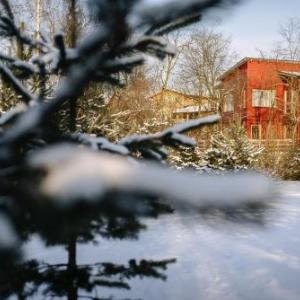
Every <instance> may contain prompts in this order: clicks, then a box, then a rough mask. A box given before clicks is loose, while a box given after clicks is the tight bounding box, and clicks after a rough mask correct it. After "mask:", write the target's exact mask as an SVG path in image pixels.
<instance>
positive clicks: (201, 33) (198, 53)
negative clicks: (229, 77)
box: [178, 27, 236, 99]
mask: <svg viewBox="0 0 300 300" xmlns="http://www.w3.org/2000/svg"><path fill="white" fill-rule="evenodd" d="M188 45H189V46H188V47H186V48H185V49H184V52H183V58H182V62H181V65H180V72H179V76H178V80H179V84H180V87H181V89H182V90H183V91H185V92H188V93H193V94H196V95H198V96H208V97H210V98H212V99H218V98H219V94H218V88H217V86H218V78H219V76H220V75H221V74H222V73H223V72H224V71H225V70H226V69H227V68H228V67H229V66H230V65H231V64H232V63H233V61H234V59H235V58H236V54H235V53H234V51H233V50H232V49H231V39H230V38H229V37H226V36H224V35H223V34H222V33H220V32H217V31H215V30H214V29H209V28H207V27H201V28H200V29H197V30H196V31H194V32H193V34H192V35H191V36H190V38H189V42H188Z"/></svg>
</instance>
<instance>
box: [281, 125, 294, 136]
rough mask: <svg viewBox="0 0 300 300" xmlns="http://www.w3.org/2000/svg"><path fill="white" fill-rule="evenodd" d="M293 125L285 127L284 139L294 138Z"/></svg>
mask: <svg viewBox="0 0 300 300" xmlns="http://www.w3.org/2000/svg"><path fill="white" fill-rule="evenodd" d="M293 132H294V130H293V126H288V125H285V126H284V128H283V138H284V139H292V138H293V135H294V134H293Z"/></svg>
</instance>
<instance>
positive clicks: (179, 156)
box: [169, 146, 202, 170]
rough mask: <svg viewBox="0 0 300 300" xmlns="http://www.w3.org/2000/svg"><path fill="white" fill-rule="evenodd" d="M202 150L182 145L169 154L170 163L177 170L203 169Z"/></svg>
mask: <svg viewBox="0 0 300 300" xmlns="http://www.w3.org/2000/svg"><path fill="white" fill-rule="evenodd" d="M201 156H202V152H201V151H200V149H199V148H197V147H186V146H181V147H180V148H179V149H176V150H174V151H173V152H172V154H171V155H170V156H169V163H170V165H171V166H172V167H174V168H175V169H177V170H183V169H191V170H201V169H202V167H201Z"/></svg>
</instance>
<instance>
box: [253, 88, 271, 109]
mask: <svg viewBox="0 0 300 300" xmlns="http://www.w3.org/2000/svg"><path fill="white" fill-rule="evenodd" d="M275 94H276V91H275V90H252V106H253V107H274V106H275Z"/></svg>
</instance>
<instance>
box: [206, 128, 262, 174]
mask: <svg viewBox="0 0 300 300" xmlns="http://www.w3.org/2000/svg"><path fill="white" fill-rule="evenodd" d="M262 151H263V149H262V148H257V147H256V146H254V145H252V144H251V142H250V141H249V139H248V138H247V136H246V135H245V133H244V129H243V128H241V127H240V126H234V127H232V128H231V129H230V130H228V131H227V133H221V132H220V133H218V134H216V135H214V136H213V137H212V138H211V147H210V148H209V149H208V150H207V151H206V152H205V153H204V155H203V161H202V162H201V164H202V165H203V166H204V168H211V169H213V170H219V171H225V170H233V171H237V170H247V169H251V168H253V167H254V164H255V162H256V161H257V159H258V157H259V155H260V154H261V152H262Z"/></svg>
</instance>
